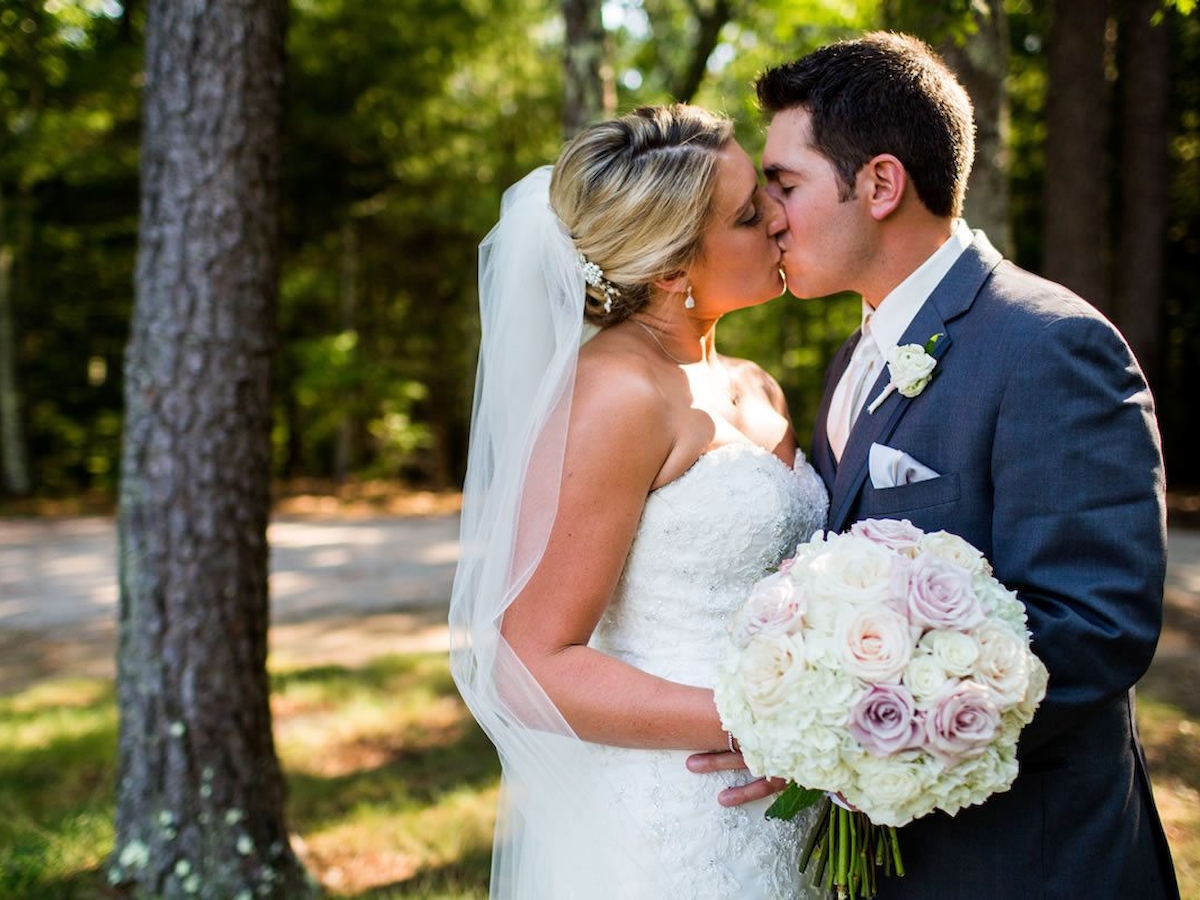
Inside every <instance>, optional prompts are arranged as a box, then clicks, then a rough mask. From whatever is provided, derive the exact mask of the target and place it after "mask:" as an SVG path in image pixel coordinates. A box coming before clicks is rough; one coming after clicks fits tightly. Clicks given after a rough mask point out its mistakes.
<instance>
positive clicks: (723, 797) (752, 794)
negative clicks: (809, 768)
mask: <svg viewBox="0 0 1200 900" xmlns="http://www.w3.org/2000/svg"><path fill="white" fill-rule="evenodd" d="M687 767H688V771H689V772H695V773H697V774H704V773H706V772H725V771H730V770H732V769H744V768H746V762H745V760H743V759H742V754H740V753H730V752H729V751H728V750H717V751H714V752H712V753H693V754H692V755H691V756H689V757H688V758H687ZM785 787H787V780H786V779H783V778H755V779H754V780H753V781H750V782H747V783H746V784H742V785H738V786H737V787H731V788H726V789H725V790H723V791H721V793H719V794H717V802H718V803H720V804H721V805H722V806H741V805H742V804H743V803H751V802H753V801H755V800H761V799H762V798H763V797H770V796H771V795H772V794H778V793H779V792H780V791H782V790H783V789H784V788H785Z"/></svg>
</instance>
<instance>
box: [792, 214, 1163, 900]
mask: <svg viewBox="0 0 1200 900" xmlns="http://www.w3.org/2000/svg"><path fill="white" fill-rule="evenodd" d="M934 334H942V335H944V337H943V338H941V339H939V341H938V343H937V345H936V348H935V351H934V355H935V356H936V357H937V358H938V365H937V374H936V376H935V378H934V380H933V381H932V382H931V383H930V384H929V385H928V386H927V387H926V389H925V390H924V391H923V392H922V393H921V394H919V395H918V396H917V397H914V398H911V399H909V398H905V397H902V396H900V395H899V394H898V393H893V394H892V395H891V396H890V397H889V398H888V399H887V400H886V401H885V402H884V403H883V404H882V405H881V406H880V407H879V408H878V409H877V410H876V411H875V412H874V413H873V414H870V415H868V414H867V413H866V412H865V411H864V412H863V414H862V415H861V416H860V417H859V419H858V421H857V422H856V423H855V426H854V429H853V431H852V432H851V434H850V437H849V440H848V442H847V444H846V448H845V451H844V453H843V456H842V460H841V463H840V464H838V463H836V462H835V460H834V458H833V455H832V453H831V451H830V449H829V444H828V440H827V437H826V432H825V420H826V418H827V414H828V404H829V398H830V395H831V394H832V389H833V386H834V385H836V384H837V381H838V379H839V378H840V377H841V374H842V372H843V371H844V369H845V367H846V365H847V363H848V361H849V357H850V351H851V350H852V349H853V346H854V344H855V343H857V340H858V334H857V333H855V335H852V336H851V338H850V339H849V340H848V341H847V342H846V344H845V346H843V348H842V350H841V351H840V352H839V354H838V355H837V356H836V357H835V358H834V361H833V363H832V364H831V366H830V369H829V372H828V374H827V377H826V390H825V397H824V399H823V401H822V404H821V409H820V411H819V412H818V415H817V422H816V431H815V434H814V447H813V452H812V459H813V462H814V465H816V467H817V469H818V471H819V472H820V473H821V475H822V477H823V478H824V479H825V483H826V485H827V486H828V487H829V489H830V493H831V502H830V523H829V528H830V530H833V531H841V530H844V529H845V528H847V527H849V525H850V524H852V523H853V522H855V521H858V520H860V519H867V518H880V519H882V518H891V519H908V520H909V521H911V522H912V523H913V524H914V525H917V526H918V527H920V528H923V529H925V530H926V531H930V530H939V529H944V530H946V531H949V532H952V533H954V534H958V535H961V536H962V537H964V538H966V539H967V540H968V541H970V542H971V543H972V544H974V545H975V546H976V547H978V548H979V549H980V550H982V551H983V553H984V554H986V556H987V557H988V559H989V560H991V562H992V564H993V566H994V568H995V574H996V577H997V578H999V579H1000V581H1001V582H1002V583H1003V584H1005V585H1006V586H1008V587H1009V588H1011V589H1013V590H1015V591H1017V592H1018V593H1019V595H1020V597H1021V599H1022V601H1024V603H1025V605H1026V608H1027V610H1028V613H1029V622H1030V628H1031V631H1032V633H1033V636H1034V651H1035V652H1036V653H1037V654H1038V655H1039V656H1040V657H1041V659H1042V661H1043V662H1045V663H1046V666H1047V668H1048V669H1049V671H1050V685H1049V690H1048V693H1047V696H1046V699H1045V701H1044V702H1043V704H1042V707H1041V708H1040V709H1039V711H1038V713H1037V715H1036V717H1035V718H1034V721H1033V722H1032V723H1031V724H1030V725H1029V726H1028V727H1027V728H1026V730H1025V732H1024V733H1023V734H1022V738H1021V744H1020V748H1019V756H1020V759H1021V774H1020V775H1019V777H1018V779H1017V782H1016V784H1014V786H1013V788H1012V789H1011V790H1010V791H1008V792H1006V793H1003V794H998V795H995V796H994V797H992V798H991V799H989V800H988V801H987V802H986V803H985V804H983V805H982V806H977V807H971V808H968V809H966V810H963V811H961V812H960V813H959V814H958V815H957V816H955V817H954V818H951V817H949V816H945V815H943V814H941V813H935V814H933V815H931V816H928V817H925V818H923V819H920V820H917V821H916V822H913V823H912V824H910V825H908V826H906V827H905V828H904V829H903V830H902V832H901V835H900V838H901V848H902V850H903V852H904V856H905V863H906V867H907V870H908V875H907V876H906V877H905V878H903V879H884V880H882V881H881V885H880V892H879V895H878V896H879V898H880V900H900V898H906V900H907V898H921V900H988V898H996V900H1000V898H1003V900H1024V898H1029V900H1033V898H1037V900H1051V898H1062V900H1068V898H1071V900H1075V898H1084V897H1086V898H1088V900H1104V898H1111V900H1125V898H1130V897H1137V898H1138V900H1158V898H1177V897H1178V888H1177V887H1176V884H1175V875H1174V870H1173V868H1172V865H1171V859H1170V854H1169V851H1168V849H1167V845H1166V839H1165V837H1164V835H1163V832H1162V827H1161V825H1160V823H1159V819H1158V814H1157V812H1156V811H1155V808H1154V801H1153V798H1152V796H1151V793H1150V785H1149V780H1148V778H1147V775H1146V768H1145V761H1144V757H1143V754H1142V748H1141V744H1140V742H1139V741H1138V738H1137V729H1136V724H1135V721H1134V714H1133V690H1132V688H1133V685H1134V683H1135V682H1136V681H1137V680H1138V678H1140V677H1141V675H1142V674H1143V672H1145V670H1146V667H1147V666H1148V665H1149V663H1150V660H1151V657H1152V656H1153V654H1154V648H1155V645H1156V643H1157V641H1158V635H1159V631H1160V628H1161V624H1162V598H1163V577H1164V573H1165V568H1166V528H1165V513H1164V499H1163V490H1164V483H1163V464H1162V455H1161V450H1160V446H1159V436H1158V427H1157V423H1156V420H1155V415H1154V407H1153V401H1152V399H1151V396H1150V391H1149V389H1148V388H1147V386H1146V383H1145V381H1144V379H1143V377H1142V373H1141V371H1140V369H1139V368H1138V365H1137V363H1136V361H1135V360H1134V358H1133V356H1132V354H1131V353H1130V351H1129V348H1128V346H1127V345H1126V343H1125V341H1124V340H1123V339H1122V337H1121V336H1120V334H1119V333H1118V332H1117V331H1116V330H1115V329H1114V328H1113V327H1112V326H1111V325H1110V324H1109V323H1108V322H1107V321H1106V320H1105V319H1104V318H1103V317H1102V316H1101V315H1100V314H1099V313H1097V312H1096V310H1095V309H1093V308H1092V307H1091V306H1089V305H1088V304H1087V303H1085V302H1084V301H1083V300H1081V299H1080V298H1079V297H1077V296H1075V295H1074V294H1072V293H1070V292H1069V291H1068V290H1067V289H1066V288H1063V287H1062V286H1061V285H1057V284H1054V283H1052V282H1048V281H1045V280H1044V279H1041V278H1038V277H1036V276H1034V275H1032V274H1030V273H1028V272H1025V271H1023V270H1021V269H1019V268H1017V267H1016V266H1014V265H1013V264H1012V263H1010V262H1008V261H1006V260H1003V259H1002V257H1001V256H1000V254H999V253H998V252H997V251H996V250H995V249H994V248H993V247H992V246H991V244H990V243H988V241H987V239H986V238H985V237H984V236H983V235H982V233H976V239H975V242H974V243H973V244H972V246H971V247H969V248H968V249H967V250H966V251H965V252H964V253H963V255H962V256H961V257H960V258H959V260H958V261H957V262H956V263H955V265H954V267H953V268H952V269H951V270H950V272H949V273H948V274H947V276H946V277H945V278H944V279H943V281H942V283H941V284H940V285H938V287H937V288H936V289H935V290H934V292H933V293H932V294H931V295H930V297H929V299H928V301H927V302H926V303H925V305H924V306H923V307H922V308H921V310H920V312H919V313H918V314H917V316H916V318H915V319H914V320H913V322H912V324H911V325H910V326H909V328H908V330H907V331H906V332H905V334H904V337H903V338H902V340H901V343H915V344H924V343H925V341H926V340H928V338H929V337H930V336H932V335H934ZM887 381H888V374H887V372H886V369H885V371H884V372H883V373H882V374H881V375H880V377H879V381H878V382H877V383H876V385H875V388H874V390H872V391H871V392H870V393H869V394H868V395H867V396H868V398H872V399H873V398H874V397H876V396H877V395H878V394H879V392H880V391H882V389H883V387H884V385H885V384H886V383H887ZM876 442H878V443H880V444H885V445H888V446H890V447H894V448H896V449H898V450H902V451H904V452H905V453H907V454H909V455H910V456H912V457H914V458H916V459H917V460H918V461H920V462H922V463H924V464H925V465H926V466H928V467H930V468H932V469H933V470H934V471H935V472H937V473H939V476H940V477H938V478H934V479H931V480H928V481H921V482H917V483H914V484H908V485H902V486H899V487H893V488H884V489H880V490H876V489H874V488H873V487H872V486H871V483H870V479H869V477H868V471H867V461H868V453H869V451H870V447H871V444H872V443H876Z"/></svg>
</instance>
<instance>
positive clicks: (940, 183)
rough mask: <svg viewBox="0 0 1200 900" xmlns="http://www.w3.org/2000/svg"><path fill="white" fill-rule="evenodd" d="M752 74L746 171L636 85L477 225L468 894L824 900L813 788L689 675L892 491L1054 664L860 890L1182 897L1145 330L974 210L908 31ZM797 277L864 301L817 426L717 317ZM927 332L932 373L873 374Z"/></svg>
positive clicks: (1158, 467)
mask: <svg viewBox="0 0 1200 900" xmlns="http://www.w3.org/2000/svg"><path fill="white" fill-rule="evenodd" d="M756 87H757V92H758V99H759V102H760V105H761V107H762V108H763V110H764V112H765V113H766V114H767V116H768V117H769V130H768V134H767V141H766V146H765V149H764V151H763V157H762V171H763V173H764V175H765V185H763V184H760V181H759V178H758V173H757V170H756V167H755V165H754V163H753V161H752V160H751V159H750V158H749V156H748V155H747V154H746V152H745V151H744V150H743V149H742V148H741V147H740V146H739V145H738V144H737V142H736V141H735V140H734V139H733V137H732V125H731V123H730V122H729V121H728V120H726V119H724V118H722V117H720V116H716V115H714V114H711V113H709V112H706V111H704V110H701V109H698V108H695V107H687V106H673V107H659V108H646V109H641V110H638V111H636V112H634V113H631V114H628V115H625V116H622V117H620V118H617V119H615V120H612V121H608V122H602V123H598V124H596V125H594V126H592V127H590V128H588V129H585V130H584V131H583V132H581V133H580V134H579V135H578V136H577V137H576V138H575V139H573V140H572V141H571V142H570V143H569V144H568V145H567V146H566V148H565V149H564V150H563V152H562V154H561V155H560V156H559V158H558V160H557V161H556V163H555V165H554V166H553V167H544V168H542V169H539V170H536V171H534V172H533V173H531V174H530V175H529V176H527V177H526V178H525V179H523V180H522V181H521V182H519V183H518V184H517V185H515V186H514V187H512V188H511V189H509V191H507V192H506V194H505V197H504V201H503V204H502V210H501V217H500V221H499V223H498V224H497V226H496V227H495V228H494V229H493V231H492V232H491V233H490V234H489V235H488V237H487V238H486V239H485V241H484V242H483V244H482V245H481V248H480V307H481V318H482V342H481V347H480V360H479V371H478V378H477V383H476V394H475V408H474V412H473V419H472V430H471V448H470V456H469V464H468V472H467V479H466V483H465V484H464V494H463V497H464V499H463V514H462V542H461V543H462V556H461V561H460V564H459V570H458V573H457V576H456V580H455V586H454V592H453V596H452V600H451V609H450V620H451V626H452V628H451V632H452V648H451V659H452V666H453V671H454V675H455V679H456V682H457V683H458V686H459V689H460V691H461V693H462V695H463V697H464V699H465V700H466V702H467V704H468V705H469V707H470V708H471V711H472V713H473V714H474V715H475V717H476V718H477V720H478V721H479V722H480V724H481V725H482V726H483V728H484V729H485V730H486V731H487V733H488V735H489V737H490V738H491V739H492V741H493V743H495V745H496V748H497V751H498V753H499V756H500V759H501V763H502V772H503V774H502V785H501V794H500V801H499V811H498V820H497V826H496V838H495V852H494V856H493V867H492V887H491V894H492V896H493V897H498V898H520V900H526V898H554V900H559V898H646V900H650V898H654V900H659V898H705V900H707V898H743V900H797V898H817V897H825V896H826V890H825V889H824V888H823V887H822V886H820V885H818V884H815V883H813V881H812V880H811V879H810V877H809V876H807V875H806V874H804V873H802V872H801V871H800V870H799V867H798V864H797V859H798V855H799V848H800V846H801V845H802V844H803V840H804V836H805V831H806V829H808V828H810V827H812V824H813V823H812V817H811V816H806V815H804V814H801V815H800V816H798V817H796V818H795V819H794V820H792V821H786V822H785V821H780V820H777V819H768V818H765V817H764V816H763V811H764V809H765V807H766V805H767V804H768V803H769V802H770V799H771V796H772V795H773V794H774V793H775V792H776V791H778V790H779V789H780V788H781V787H782V783H781V782H780V781H778V780H776V779H769V778H758V779H755V778H753V777H752V776H750V775H749V774H748V773H747V772H746V771H745V768H744V762H743V760H742V757H741V754H740V753H739V752H738V747H737V744H736V741H735V738H734V736H733V735H732V734H729V733H728V732H726V731H725V730H724V728H723V726H722V723H721V720H720V717H719V715H718V713H717V710H716V706H715V705H714V700H713V690H712V688H713V685H714V681H715V677H716V676H715V673H716V669H717V666H718V665H719V663H720V660H721V657H722V655H723V653H724V652H725V650H726V647H727V644H728V630H729V622H730V620H731V618H732V617H733V616H734V614H735V613H736V611H737V610H738V608H739V607H740V605H741V604H742V603H743V602H744V600H745V598H746V595H747V592H748V591H749V589H750V587H751V586H752V585H753V584H754V583H755V581H756V580H758V579H759V578H761V577H762V576H763V575H764V574H765V573H766V572H767V571H769V570H771V569H772V568H773V567H774V566H777V565H778V564H779V562H780V561H781V560H782V559H783V558H784V557H785V556H787V555H788V554H789V553H790V552H791V551H792V550H794V549H795V547H796V545H797V543H798V542H802V541H805V540H807V539H808V538H809V537H810V536H811V535H812V534H814V533H815V532H817V531H818V530H820V529H827V530H829V531H834V532H836V531H841V530H844V529H846V528H848V527H849V526H850V525H852V524H853V523H854V522H856V521H859V520H863V519H868V518H879V519H907V520H909V521H910V522H912V523H913V524H914V525H915V526H917V527H919V528H921V529H924V530H926V531H936V530H945V531H948V532H951V533H953V534H956V535H959V536H961V537H963V538H965V539H966V540H968V541H969V542H970V543H972V544H973V545H974V546H975V547H977V548H979V549H980V550H981V551H982V552H983V553H984V554H985V555H986V557H987V558H988V559H989V560H991V562H992V565H993V567H994V570H995V575H996V577H997V578H998V579H1000V581H1001V582H1002V583H1003V584H1005V585H1006V586H1007V587H1008V588H1010V589H1012V590H1014V591H1016V592H1017V593H1018V595H1019V597H1020V599H1021V601H1022V602H1023V603H1024V604H1025V607H1026V609H1027V613H1028V620H1029V628H1030V631H1031V632H1032V635H1033V648H1034V650H1035V651H1036V653H1037V654H1038V656H1039V657H1040V658H1041V660H1042V661H1043V662H1044V663H1045V665H1046V667H1047V668H1048V670H1049V688H1048V692H1047V695H1046V698H1045V700H1044V701H1043V703H1042V705H1041V707H1040V709H1039V710H1038V712H1037V714H1036V715H1035V717H1034V719H1033V721H1032V723H1031V724H1030V725H1028V726H1027V728H1026V729H1025V731H1024V732H1022V735H1021V742H1020V745H1019V749H1018V758H1019V762H1020V775H1019V776H1018V778H1017V780H1016V782H1015V783H1014V784H1013V786H1012V788H1011V789H1010V790H1008V791H1006V792H1004V793H1000V794H996V795H994V796H992V797H991V798H989V799H988V800H987V801H986V802H985V803H983V804H982V805H979V806H973V807H970V808H967V809H964V810H962V811H960V812H959V813H958V814H957V815H956V816H953V817H950V816H947V815H944V814H941V813H934V814H932V815H929V816H926V817H924V818H921V819H918V820H916V821H914V822H913V823H911V824H910V825H908V826H906V827H905V828H903V829H902V830H901V833H900V838H901V841H902V846H903V853H904V858H905V864H906V869H907V874H906V875H905V876H904V877H903V878H891V879H884V880H881V882H880V885H879V893H878V896H879V897H880V898H922V900H928V898H939V900H968V898H970V900H978V898H1001V897H1003V898H1035V897H1036V898H1039V900H1041V898H1080V897H1087V898H1113V900H1118V898H1121V900H1123V898H1128V897H1134V896H1136V897H1140V898H1147V900H1157V898H1171V897H1178V889H1177V887H1176V885H1175V877H1174V873H1173V870H1172V865H1171V860H1170V855H1169V851H1168V849H1167V845H1166V840H1165V837H1164V835H1163V831H1162V828H1161V825H1160V823H1159V819H1158V815H1157V812H1156V810H1155V806H1154V801H1153V798H1152V795H1151V790H1150V784H1149V780H1148V776H1147V773H1146V767H1145V760H1144V757H1143V753H1142V749H1141V745H1140V742H1139V740H1138V737H1137V730H1136V723H1135V719H1134V710H1133V684H1134V683H1135V682H1136V681H1137V679H1138V678H1139V677H1140V676H1141V674H1142V673H1143V672H1144V671H1145V669H1146V667H1147V665H1148V664H1149V662H1150V659H1151V656H1152V654H1153V652H1154V648H1155V645H1156V642H1157V639H1158V633H1159V630H1160V625H1161V615H1162V587H1163V575H1164V567H1165V524H1164V499H1163V490H1164V484H1163V465H1162V458H1161V452H1160V446H1159V438H1158V429H1157V424H1156V421H1155V414H1154V407H1153V401H1152V399H1151V396H1150V392H1149V389H1148V388H1147V386H1146V384H1145V381H1144V379H1143V377H1142V374H1141V372H1140V369H1139V367H1138V365H1137V363H1136V361H1135V360H1134V359H1133V357H1132V355H1131V354H1130V351H1129V349H1128V347H1127V345H1126V343H1125V342H1124V340H1123V339H1122V338H1121V336H1120V335H1119V334H1118V333H1117V332H1116V331H1115V329H1113V327H1112V326H1111V325H1110V324H1109V323H1108V322H1107V321H1105V320H1104V319H1103V318H1102V317H1101V316H1100V315H1099V314H1098V313H1097V312H1096V311H1095V310H1094V309H1093V308H1092V307H1091V306H1089V305H1088V304H1087V303H1086V302H1085V301H1084V300H1082V299H1080V298H1079V297H1077V296H1075V295H1074V294H1072V293H1071V292H1070V291H1068V290H1067V289H1066V288H1063V287H1062V286H1060V285H1056V284H1053V283H1050V282H1047V281H1044V280H1042V279H1040V278H1038V277H1036V276H1034V275H1032V274H1030V273H1028V272H1025V271H1023V270H1021V269H1019V268H1018V267H1016V266H1015V265H1013V264H1012V263H1011V262H1009V261H1007V260H1005V259H1003V257H1002V256H1001V254H1000V253H998V252H997V251H996V250H995V249H994V248H993V247H992V246H991V244H990V243H989V242H988V240H987V238H986V237H985V236H984V235H983V234H982V233H980V232H972V231H971V230H970V229H969V228H968V227H967V225H966V224H965V222H963V221H962V219H961V218H960V216H961V209H962V202H963V196H964V193H965V187H966V180H967V176H968V173H969V171H970V166H971V161H972V157H973V152H974V151H973V140H974V122H973V114H972V110H971V105H970V101H969V99H968V97H967V95H966V93H965V91H964V90H963V89H962V87H961V86H960V85H959V83H958V82H957V80H956V79H955V78H954V76H953V74H952V73H951V72H950V71H949V70H948V69H947V68H946V66H945V65H944V63H943V62H942V61H941V59H940V58H939V57H938V56H937V55H936V54H935V53H934V52H933V51H932V50H931V49H930V48H929V47H927V46H926V45H925V44H923V43H921V42H920V41H918V40H916V39H913V38H910V37H907V36H903V35H895V34H886V33H874V34H869V35H865V36H863V37H861V38H859V39H857V40H850V41H844V42H840V43H837V44H832V45H829V46H827V47H824V48H822V49H819V50H817V51H815V52H814V53H811V54H809V55H808V56H805V57H803V58H801V59H799V60H797V61H795V62H792V63H789V64H785V65H781V66H779V67H777V68H774V69H771V70H769V71H768V72H766V73H765V74H763V75H762V76H761V77H760V78H759V80H758V82H757V85H756ZM785 277H786V282H785ZM785 288H786V289H787V290H788V291H790V293H791V294H793V295H794V296H796V297H821V296H826V295H829V294H833V293H836V292H841V291H854V292H856V293H858V294H859V295H861V297H862V303H863V325H862V327H861V328H860V329H858V330H856V331H855V333H854V334H852V335H851V336H850V337H849V339H848V340H847V341H846V343H845V345H844V346H843V347H842V348H841V350H840V351H839V352H838V354H837V355H836V356H835V358H834V360H833V362H832V364H831V365H830V368H829V371H828V373H827V376H826V384H825V393H824V397H823V400H822V403H821V406H820V409H819V410H818V413H817V419H816V422H815V427H814V441H813V447H812V450H811V454H810V456H809V457H808V458H806V457H805V454H804V453H803V452H801V451H800V449H799V448H798V447H797V446H796V439H795V435H794V432H793V428H792V424H791V419H790V418H789V413H788V409H787V405H786V402H785V400H784V397H783V394H782V392H781V390H780V388H779V386H778V385H777V384H776V382H775V381H774V379H772V378H771V376H770V375H768V374H767V373H766V372H765V371H763V370H762V369H761V368H760V367H759V366H757V365H756V364H754V363H753V362H750V361H747V360H739V359H733V358H730V357H726V356H723V355H721V354H718V353H717V351H716V348H715V345H714V341H715V326H716V323H717V321H718V320H719V319H720V317H721V316H722V315H724V314H725V313H726V312H729V311H732V310H735V309H739V308H744V307H748V306H752V305H756V304H760V303H763V302H766V301H767V300H769V299H771V298H773V297H776V296H778V295H779V294H781V293H783V291H784V290H785ZM780 302H785V301H780ZM787 302H795V301H787ZM935 336H936V337H937V338H938V339H937V341H936V342H935V343H934V344H933V349H932V351H931V352H932V355H933V356H934V357H935V358H936V361H937V363H936V365H937V368H936V378H934V379H933V380H931V381H930V382H929V383H928V384H927V385H925V387H924V390H922V391H920V392H915V391H889V390H888V387H889V383H890V382H891V379H892V372H891V367H890V366H889V364H888V363H889V360H894V359H895V357H894V353H895V349H896V348H897V347H898V346H901V345H906V344H911V343H915V344H925V343H926V342H927V341H928V340H929V339H930V338H933V337H935ZM909 394H912V396H909Z"/></svg>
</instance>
